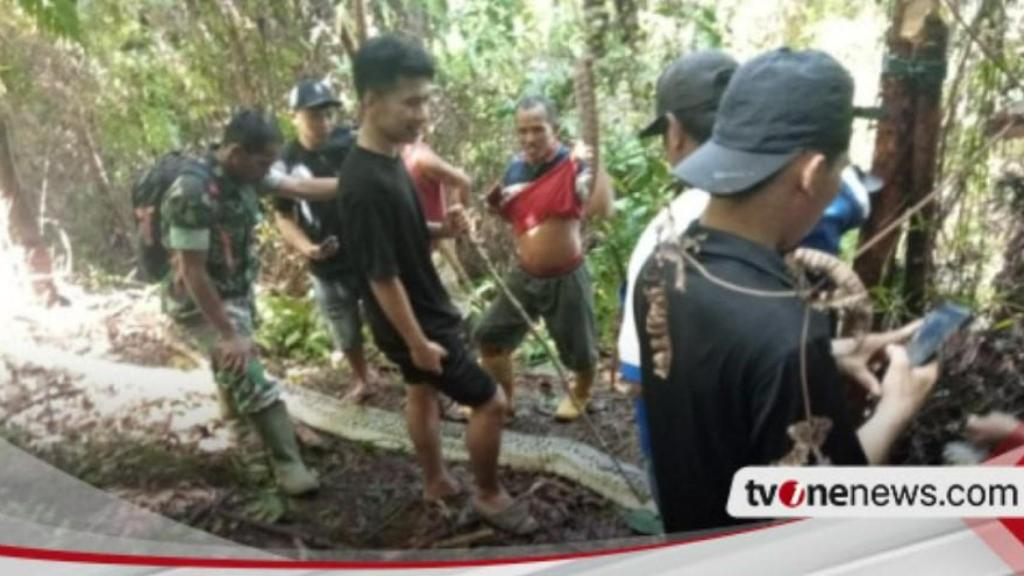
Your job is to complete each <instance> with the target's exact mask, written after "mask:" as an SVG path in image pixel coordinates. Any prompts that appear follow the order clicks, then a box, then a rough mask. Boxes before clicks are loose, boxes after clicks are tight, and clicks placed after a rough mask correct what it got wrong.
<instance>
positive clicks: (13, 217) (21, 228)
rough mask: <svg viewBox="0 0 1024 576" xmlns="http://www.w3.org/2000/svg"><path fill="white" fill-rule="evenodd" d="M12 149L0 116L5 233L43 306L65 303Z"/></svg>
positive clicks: (0, 197) (0, 179)
mask: <svg viewBox="0 0 1024 576" xmlns="http://www.w3.org/2000/svg"><path fill="white" fill-rule="evenodd" d="M13 150H14V146H13V145H12V144H11V139H10V134H9V133H8V129H7V119H6V118H4V117H0V200H2V203H3V204H4V205H5V207H7V225H8V230H7V233H8V234H9V235H10V237H11V241H12V242H13V243H14V244H16V245H19V246H21V247H22V248H24V250H25V263H26V264H27V266H28V270H29V273H30V274H32V276H33V280H32V288H33V289H34V290H35V293H36V295H37V296H39V297H40V298H42V299H43V300H44V302H45V303H46V305H47V306H54V305H56V304H61V303H66V302H67V301H66V300H65V299H64V298H63V297H62V296H61V295H60V293H59V292H57V286H56V285H55V284H54V282H53V258H52V257H51V255H50V252H49V250H47V249H46V244H45V243H44V242H43V237H42V234H41V233H40V231H39V227H38V226H37V220H36V214H35V210H34V209H33V202H32V198H30V197H29V195H28V194H27V193H26V192H25V191H24V190H22V188H21V181H20V180H19V178H18V171H17V168H16V166H15V164H14V154H13ZM4 281H5V282H9V281H10V279H4Z"/></svg>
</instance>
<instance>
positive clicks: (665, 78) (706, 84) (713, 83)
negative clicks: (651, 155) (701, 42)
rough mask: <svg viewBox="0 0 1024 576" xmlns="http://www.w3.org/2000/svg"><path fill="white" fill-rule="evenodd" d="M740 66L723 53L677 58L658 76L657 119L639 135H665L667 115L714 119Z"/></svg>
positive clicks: (719, 51)
mask: <svg viewBox="0 0 1024 576" xmlns="http://www.w3.org/2000/svg"><path fill="white" fill-rule="evenodd" d="M738 66H739V63H738V62H736V59H735V58H733V57H732V56H729V55H728V54H726V53H725V52H722V51H721V50H701V51H699V52H692V53H690V54H687V55H685V56H680V57H679V58H676V59H675V60H674V61H673V62H672V63H671V64H669V65H668V68H665V70H664V71H663V72H662V73H661V76H659V77H658V86H657V89H656V93H655V99H656V101H657V103H656V106H655V119H654V121H652V122H651V123H650V124H648V125H647V127H646V128H644V129H643V131H642V132H640V137H641V138H649V137H651V136H658V135H660V134H664V133H665V128H666V127H667V126H668V120H667V118H666V115H667V114H668V113H670V112H684V111H686V112H688V113H691V114H706V115H709V116H711V118H709V120H711V122H708V124H709V125H710V124H711V123H712V122H714V115H715V111H716V110H718V103H719V101H720V100H721V99H722V94H723V93H724V92H725V88H726V86H728V85H729V78H731V77H732V74H733V72H735V71H736V68H737V67H738Z"/></svg>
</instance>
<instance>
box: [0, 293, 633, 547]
mask: <svg viewBox="0 0 1024 576" xmlns="http://www.w3.org/2000/svg"><path fill="white" fill-rule="evenodd" d="M81 299H85V300H86V302H87V303H85V304H78V305H75V309H76V311H75V312H74V313H62V312H55V313H47V314H45V315H42V316H40V315H39V314H37V313H25V311H21V312H15V313H14V314H13V318H12V319H11V321H9V322H7V325H8V327H10V332H9V335H10V337H11V339H10V340H9V342H11V343H14V342H16V341H17V342H20V344H19V345H17V346H13V347H7V346H5V347H4V349H3V350H0V360H3V362H2V363H0V399H2V402H0V416H2V419H0V421H2V422H4V424H3V425H0V434H2V435H3V436H4V437H6V438H7V439H8V440H10V441H11V442H12V443H14V444H15V445H17V446H19V447H21V448H23V449H26V450H28V451H29V452H31V453H33V454H35V455H36V456H38V457H40V458H42V459H43V460H45V461H47V462H49V463H51V464H53V465H54V466H56V467H58V468H60V469H62V470H64V471H66V472H67V473H69V474H71V475H73V476H76V477H78V478H80V479H82V480H84V481H86V482H88V483H90V484H92V485H94V486H96V487H98V488H101V489H103V490H106V491H108V492H111V493H113V494H116V495H118V496H119V497H121V498H123V499H125V500H127V501H129V502H132V503H135V504H137V505H139V506H142V507H144V508H147V509H149V510H152V511H155V512H157V513H160V514H162V515H164V516H167V517H169V518H172V519H174V520H177V521H179V522H183V523H185V524H187V525H190V526H193V527H195V528H198V529H201V530H204V531H207V532H210V533H212V534H215V535H218V536H220V537H223V538H226V539H228V540H232V541H235V542H238V543H240V544H244V545H248V546H253V547H258V548H261V549H267V550H274V551H277V552H282V553H284V554H288V555H292V556H296V557H302V556H304V555H305V554H307V553H308V552H309V551H317V550H353V549H359V550H366V549H373V550H420V549H450V548H465V547H477V546H486V547H490V546H515V545H540V544H559V545H565V544H570V545H571V544H572V543H579V544H581V545H584V544H586V543H593V542H595V541H603V540H609V539H618V538H623V537H628V536H631V535H633V534H634V533H633V532H632V531H631V530H630V528H629V527H628V525H627V523H626V520H625V519H624V516H623V512H622V510H621V509H619V508H618V507H617V506H615V505H614V504H611V503H610V502H608V501H607V500H605V499H604V498H602V497H601V496H599V495H597V494H596V493H594V492H591V491H589V490H587V489H585V488H582V487H580V486H578V485H576V484H574V483H572V482H571V481H568V480H565V479H562V478H558V477H554V476H548V475H541V474H532V473H525V472H516V471H512V470H509V469H503V470H502V472H501V474H502V479H503V481H504V482H505V484H506V486H507V487H508V489H509V490H510V492H511V493H512V494H514V495H527V498H528V502H529V503H530V507H531V510H532V512H533V514H534V515H535V516H536V517H537V518H538V519H539V520H540V524H541V526H542V529H541V530H540V531H538V532H537V533H535V534H533V535H530V536H526V537H514V536H510V535H508V534H505V533H499V532H497V531H495V530H492V529H490V528H488V527H487V526H486V525H485V524H483V523H482V522H481V521H480V520H479V519H478V518H477V517H476V515H475V514H474V513H473V511H472V506H471V505H470V503H469V498H468V496H463V497H461V498H459V499H457V500H456V501H454V502H452V503H451V504H450V505H449V506H448V507H447V508H446V509H442V508H439V507H437V506H427V505H425V504H424V503H423V502H422V499H421V495H420V490H421V484H420V478H419V473H418V466H417V465H416V463H415V461H414V460H413V459H412V458H411V457H410V456H408V455H406V454H402V453H396V452H389V451H384V450H379V449H375V448H373V447H370V446H367V445H364V444H360V443H355V442H349V441H346V440H342V439H339V438H336V437H333V436H330V435H327V434H323V433H320V432H317V431H314V430H312V429H310V428H307V427H304V426H301V425H300V426H299V436H300V439H301V441H302V444H303V454H304V457H305V458H306V461H307V463H308V464H309V465H311V466H312V468H314V469H315V470H316V471H317V473H318V474H319V475H320V477H321V480H322V484H323V487H322V489H321V490H320V491H319V492H318V493H317V494H315V495H313V496H311V497H304V498H286V497H283V496H281V495H280V494H279V493H278V492H277V491H276V490H275V489H274V486H273V482H272V479H271V474H270V471H269V469H268V466H267V463H266V461H265V459H264V457H263V456H262V451H261V450H260V447H259V443H258V441H256V440H255V438H254V437H253V436H252V434H251V432H246V431H244V430H237V429H235V428H232V427H231V426H230V425H226V424H224V423H222V422H221V421H220V420H219V419H218V418H217V416H216V409H215V405H214V403H213V395H212V390H209V391H207V390H204V389H202V388H198V387H191V386H187V385H186V386H184V387H182V388H181V389H180V393H179V394H178V396H179V398H177V399H175V400H172V401H168V400H167V393H166V390H165V389H164V388H167V387H168V386H179V387H180V384H179V382H180V377H181V375H183V374H186V373H185V372H182V370H180V369H188V366H187V364H188V363H189V362H188V360H187V359H186V358H183V357H182V355H181V353H180V351H179V350H178V349H176V348H175V347H173V346H169V345H167V343H166V342H165V341H164V340H163V339H162V338H161V337H160V336H159V334H160V331H159V330H158V329H156V326H155V325H154V324H153V323H154V322H157V321H158V312H157V311H156V310H155V308H154V307H153V304H152V302H149V303H145V304H140V302H145V301H146V300H145V298H141V299H140V297H139V295H134V296H124V295H117V296H116V297H115V296H110V297H104V296H102V295H88V296H86V295H82V296H80V297H79V300H81ZM149 300H152V298H150V299H149ZM76 315H77V317H76ZM19 350H20V352H19ZM58 355H63V356H61V357H62V358H63V357H64V356H66V357H67V359H66V360H59V359H58V358H57V356H58ZM51 359H52V362H51V361H50V360H51ZM78 359H96V360H97V361H100V362H105V363H106V364H102V365H98V366H100V367H94V368H91V369H90V368H84V370H86V372H85V373H87V374H93V373H97V374H99V373H103V372H105V371H106V372H108V373H109V371H110V370H113V369H114V368H115V367H116V368H118V369H120V368H122V367H124V368H131V369H133V370H138V371H139V374H140V376H139V377H137V378H135V380H137V381H139V382H136V384H137V385H138V386H139V388H140V392H138V394H140V395H145V394H152V399H151V400H145V401H142V402H141V403H140V404H137V405H132V406H131V407H130V408H118V407H117V406H106V407H104V406H100V404H104V403H105V402H108V401H109V402H117V401H119V400H118V398H117V397H116V395H115V394H114V393H113V390H112V389H111V391H110V393H109V394H108V396H107V397H100V398H97V397H96V396H93V395H92V391H90V393H89V394H85V393H83V383H82V382H81V381H80V380H82V377H81V376H80V375H75V374H74V373H72V372H71V371H68V370H64V369H62V368H60V366H61V363H62V362H73V361H76V360H78ZM83 361H85V360H83ZM115 365H116V366H115ZM376 368H377V371H378V373H379V379H380V382H381V387H380V390H379V391H378V393H377V394H376V395H375V396H373V397H372V398H371V399H370V400H369V402H368V403H369V404H370V405H371V406H375V407H379V408H384V409H388V410H392V411H399V410H401V407H402V402H403V396H404V394H403V389H402V386H401V384H400V379H399V378H398V376H397V373H396V372H394V371H393V370H392V369H390V368H389V367H388V366H385V365H383V364H378V365H377V366H376ZM89 370H91V372H90V371H89ZM146 370H149V371H151V372H152V374H153V376H150V375H149V374H150V372H144V371H146ZM272 370H273V371H275V372H276V373H277V374H284V375H286V377H287V378H288V379H289V381H291V382H297V381H298V382H301V383H302V385H304V386H309V387H311V388H314V389H316V390H317V391H320V392H323V393H327V394H331V395H335V396H337V397H340V396H341V395H343V394H344V393H345V392H346V391H347V387H348V382H347V381H348V377H347V374H346V372H345V370H344V369H335V368H332V367H330V366H317V367H303V366H287V365H285V364H282V363H280V362H277V363H272ZM174 373H177V374H174ZM602 374H603V375H605V376H606V375H607V374H608V371H607V370H605V371H603V373H602ZM165 376H166V377H167V378H175V377H176V378H178V379H177V380H171V381H169V382H173V383H161V379H162V378H164V377H165ZM518 385H519V391H520V393H519V398H518V399H517V406H518V413H517V417H516V419H515V420H514V421H513V422H511V423H510V424H509V428H510V429H512V430H516V431H519V432H526V433H530V434H537V435H551V434H556V435H560V436H565V437H569V438H574V439H577V440H580V441H583V442H586V443H588V444H591V445H596V444H597V443H596V442H595V440H594V437H593V436H592V435H591V433H590V432H589V430H588V428H587V427H586V426H585V425H584V424H583V422H581V421H580V422H574V423H570V424H561V423H556V422H554V421H553V419H552V413H553V411H554V408H555V406H556V405H557V402H558V400H559V398H560V391H559V389H558V385H557V383H556V380H555V378H554V377H553V376H552V374H550V371H546V370H544V369H543V368H540V369H534V370H532V371H527V372H525V373H523V374H521V375H520V377H519V379H518ZM119 394H122V395H123V393H119ZM591 415H592V419H593V422H595V423H596V424H597V426H598V428H599V429H600V431H601V434H602V436H604V437H605V438H606V439H607V442H608V444H609V446H611V448H612V449H611V451H612V452H613V453H614V454H615V455H616V456H618V457H619V458H621V459H623V460H624V461H627V462H631V463H633V464H636V465H639V464H640V462H639V449H638V447H637V444H636V440H635V438H636V434H635V432H634V422H633V413H632V404H631V401H630V400H629V399H628V398H626V397H625V396H623V395H621V394H618V393H615V392H614V391H612V389H611V386H610V385H609V384H608V381H607V379H606V377H603V378H602V379H601V381H600V384H599V388H598V390H597V393H596V398H595V400H594V402H593V404H592V411H591ZM451 470H452V472H453V473H454V474H455V476H456V477H457V478H458V479H459V480H460V481H461V482H462V483H463V485H465V486H469V485H470V481H471V477H470V474H469V471H468V469H467V466H466V465H465V464H463V463H456V464H453V465H452V466H451Z"/></svg>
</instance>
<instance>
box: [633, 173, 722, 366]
mask: <svg viewBox="0 0 1024 576" xmlns="http://www.w3.org/2000/svg"><path fill="white" fill-rule="evenodd" d="M709 199H710V196H709V195H708V193H707V192H704V191H703V190H687V191H686V192H683V193H682V194H680V195H679V196H676V198H675V199H673V200H672V202H671V203H670V204H669V205H668V206H667V207H665V208H662V210H661V212H658V215H657V216H655V217H654V219H653V220H651V222H650V224H648V225H647V228H645V229H644V232H643V234H641V235H640V238H639V239H638V240H637V243H636V247H635V248H633V253H632V254H631V255H630V256H629V269H628V271H627V278H626V300H625V302H624V303H623V314H622V327H621V329H620V330H619V373H620V374H621V375H622V379H623V380H626V381H628V382H635V383H638V384H639V383H640V337H639V335H638V334H637V332H636V322H635V321H634V319H633V290H634V288H635V286H636V279H637V276H639V275H640V271H641V269H643V267H644V263H645V262H647V259H648V258H650V256H651V254H653V253H654V249H655V247H656V246H657V245H658V239H659V233H660V235H661V236H660V237H661V238H662V239H667V238H670V237H673V236H679V235H681V234H682V233H683V232H685V231H686V229H687V228H689V227H690V223H692V222H693V221H694V220H696V219H698V218H700V216H701V214H703V213H704V208H706V207H707V205H708V200H709ZM670 215H671V220H670V218H669V217H670ZM659 229H660V232H659Z"/></svg>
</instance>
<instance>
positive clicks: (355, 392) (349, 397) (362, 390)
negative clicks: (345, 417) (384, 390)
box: [341, 382, 377, 404]
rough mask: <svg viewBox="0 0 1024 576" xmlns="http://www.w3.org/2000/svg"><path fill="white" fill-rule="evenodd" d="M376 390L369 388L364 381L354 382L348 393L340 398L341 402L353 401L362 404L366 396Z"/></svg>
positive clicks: (371, 394)
mask: <svg viewBox="0 0 1024 576" xmlns="http://www.w3.org/2000/svg"><path fill="white" fill-rule="evenodd" d="M376 392H377V390H375V389H374V388H371V387H370V386H369V385H367V384H366V382H356V385H355V387H354V388H352V390H350V391H349V393H348V394H345V395H344V396H343V397H342V398H341V401H342V402H355V403H356V404H362V403H363V402H366V400H367V399H368V398H370V397H371V396H373V395H374V394H375V393H376Z"/></svg>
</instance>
